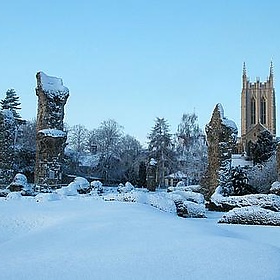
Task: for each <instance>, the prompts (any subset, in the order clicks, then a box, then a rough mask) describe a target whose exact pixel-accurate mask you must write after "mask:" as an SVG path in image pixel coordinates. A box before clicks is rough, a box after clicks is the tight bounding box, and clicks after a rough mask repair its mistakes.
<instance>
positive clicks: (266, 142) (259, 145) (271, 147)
mask: <svg viewBox="0 0 280 280" xmlns="http://www.w3.org/2000/svg"><path fill="white" fill-rule="evenodd" d="M275 148H276V143H275V140H274V139H273V136H272V134H271V133H270V132H269V131H268V130H264V131H262V132H261V133H260V134H259V135H258V140H257V142H256V143H255V144H253V147H252V151H251V155H252V159H253V162H254V164H257V163H262V162H265V161H267V160H268V159H269V158H270V157H271V156H272V155H273V152H274V151H275Z"/></svg>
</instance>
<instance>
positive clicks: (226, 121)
mask: <svg viewBox="0 0 280 280" xmlns="http://www.w3.org/2000/svg"><path fill="white" fill-rule="evenodd" d="M217 108H218V111H219V112H220V116H221V120H222V124H223V125H225V126H226V127H229V128H231V129H232V130H233V131H236V132H237V131H238V128H237V125H236V123H235V122H234V121H232V120H229V119H228V118H227V117H225V113H224V108H223V106H222V104H221V103H218V104H217Z"/></svg>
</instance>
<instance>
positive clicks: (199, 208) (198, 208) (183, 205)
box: [174, 200, 206, 218]
mask: <svg viewBox="0 0 280 280" xmlns="http://www.w3.org/2000/svg"><path fill="white" fill-rule="evenodd" d="M174 203H175V205H176V210H177V215H178V216H179V217H183V218H206V209H205V205H204V204H198V203H195V202H191V201H182V200H175V201H174Z"/></svg>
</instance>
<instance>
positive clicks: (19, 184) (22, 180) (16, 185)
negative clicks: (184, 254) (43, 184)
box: [7, 173, 33, 195]
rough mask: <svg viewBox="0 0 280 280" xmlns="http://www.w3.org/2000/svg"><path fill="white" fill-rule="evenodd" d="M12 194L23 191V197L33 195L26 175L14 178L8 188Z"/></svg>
mask: <svg viewBox="0 0 280 280" xmlns="http://www.w3.org/2000/svg"><path fill="white" fill-rule="evenodd" d="M7 189H8V190H9V191H11V192H18V191H21V194H22V195H32V193H33V192H32V188H31V186H30V185H29V184H28V182H27V178H26V176H25V175H24V174H21V173H18V174H16V176H15V177H14V179H13V181H12V183H11V184H10V185H9V186H8V187H7Z"/></svg>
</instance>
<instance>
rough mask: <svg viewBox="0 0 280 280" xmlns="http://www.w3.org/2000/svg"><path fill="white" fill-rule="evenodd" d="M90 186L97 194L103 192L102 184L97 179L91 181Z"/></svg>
mask: <svg viewBox="0 0 280 280" xmlns="http://www.w3.org/2000/svg"><path fill="white" fill-rule="evenodd" d="M90 186H91V189H92V191H97V194H102V193H104V189H103V184H102V183H101V182H100V181H98V180H95V181H92V182H91V183H90Z"/></svg>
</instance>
